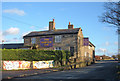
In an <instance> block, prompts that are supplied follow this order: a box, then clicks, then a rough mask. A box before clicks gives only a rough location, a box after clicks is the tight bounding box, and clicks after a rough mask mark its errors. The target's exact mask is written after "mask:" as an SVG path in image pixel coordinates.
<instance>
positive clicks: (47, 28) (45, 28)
mask: <svg viewBox="0 0 120 81" xmlns="http://www.w3.org/2000/svg"><path fill="white" fill-rule="evenodd" d="M43 30H49V27H48V26H46V27H43V28H41V29H40V31H43Z"/></svg>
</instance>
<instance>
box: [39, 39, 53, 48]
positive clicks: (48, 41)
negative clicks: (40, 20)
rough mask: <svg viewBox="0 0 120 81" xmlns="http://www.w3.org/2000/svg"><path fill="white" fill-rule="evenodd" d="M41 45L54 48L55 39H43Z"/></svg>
mask: <svg viewBox="0 0 120 81" xmlns="http://www.w3.org/2000/svg"><path fill="white" fill-rule="evenodd" d="M40 45H41V46H42V47H52V46H53V38H41V39H40Z"/></svg>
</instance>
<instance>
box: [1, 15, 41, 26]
mask: <svg viewBox="0 0 120 81" xmlns="http://www.w3.org/2000/svg"><path fill="white" fill-rule="evenodd" d="M2 17H4V18H6V19H9V20H13V21H16V22H19V23H22V24H26V25H30V26H35V27H39V26H36V25H33V24H30V23H26V22H24V21H21V20H17V19H14V18H11V17H7V16H2ZM39 28H40V27H39Z"/></svg>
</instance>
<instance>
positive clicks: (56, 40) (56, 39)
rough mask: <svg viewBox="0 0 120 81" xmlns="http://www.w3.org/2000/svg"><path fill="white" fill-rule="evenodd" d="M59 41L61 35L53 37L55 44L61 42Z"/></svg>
mask: <svg viewBox="0 0 120 81" xmlns="http://www.w3.org/2000/svg"><path fill="white" fill-rule="evenodd" d="M61 40H62V36H61V35H57V36H55V42H56V43H59V42H61Z"/></svg>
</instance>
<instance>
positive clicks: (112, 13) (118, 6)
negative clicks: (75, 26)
mask: <svg viewBox="0 0 120 81" xmlns="http://www.w3.org/2000/svg"><path fill="white" fill-rule="evenodd" d="M104 8H105V10H106V11H105V12H104V13H103V14H102V16H100V21H101V22H103V23H108V24H112V25H114V27H117V28H118V32H120V1H119V2H107V3H105V5H104Z"/></svg>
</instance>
